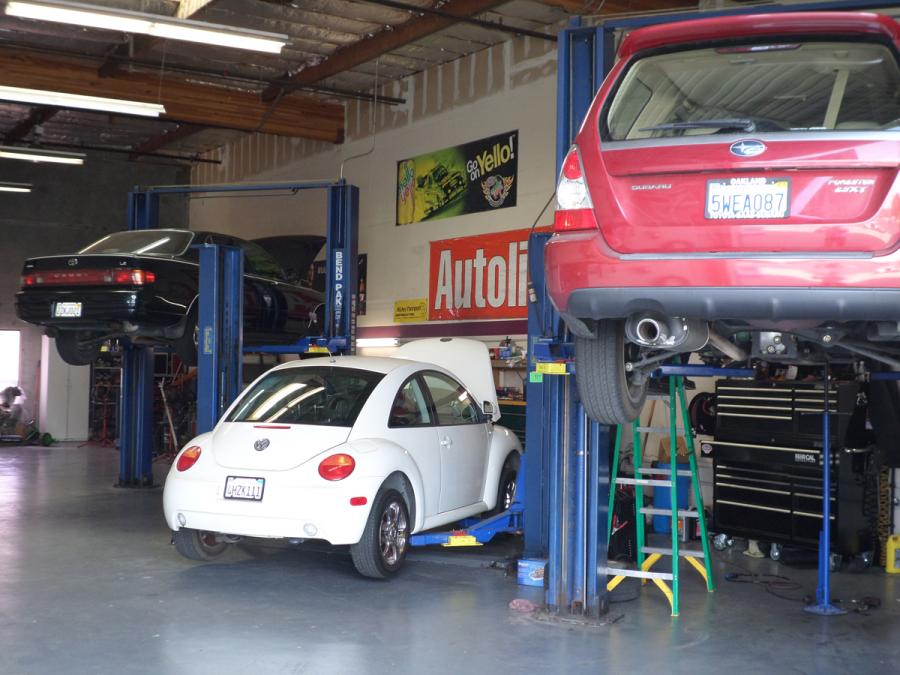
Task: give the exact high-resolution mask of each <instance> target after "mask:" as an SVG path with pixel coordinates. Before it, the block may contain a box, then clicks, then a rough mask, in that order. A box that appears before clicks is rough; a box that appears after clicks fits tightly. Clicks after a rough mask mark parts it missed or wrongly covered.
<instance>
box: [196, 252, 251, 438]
mask: <svg viewBox="0 0 900 675" xmlns="http://www.w3.org/2000/svg"><path fill="white" fill-rule="evenodd" d="M199 249H200V313H199V315H198V321H197V326H198V329H199V333H198V344H197V433H198V434H202V433H205V432H207V431H212V428H213V427H214V426H215V425H216V422H217V421H218V420H219V418H220V417H221V416H222V413H224V412H225V408H227V407H228V405H229V404H230V403H231V402H232V401H233V400H234V399H235V398H236V397H237V395H238V394H239V393H240V391H241V389H242V388H243V384H244V380H243V351H242V349H241V345H242V339H243V335H242V324H243V315H244V252H243V251H242V250H241V249H240V248H238V247H237V246H218V245H216V244H203V245H202V246H200V247H199ZM200 392H203V395H202V396H201V395H200Z"/></svg>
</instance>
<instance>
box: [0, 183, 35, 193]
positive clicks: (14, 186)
mask: <svg viewBox="0 0 900 675" xmlns="http://www.w3.org/2000/svg"><path fill="white" fill-rule="evenodd" d="M0 192H31V183H7V182H4V181H0Z"/></svg>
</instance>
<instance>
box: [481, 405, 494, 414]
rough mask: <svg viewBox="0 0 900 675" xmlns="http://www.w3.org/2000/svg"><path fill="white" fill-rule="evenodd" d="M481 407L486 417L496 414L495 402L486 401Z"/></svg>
mask: <svg viewBox="0 0 900 675" xmlns="http://www.w3.org/2000/svg"><path fill="white" fill-rule="evenodd" d="M481 409H482V410H483V411H484V416H485V417H493V416H494V404H493V403H491V402H490V401H484V402H483V403H482V404H481Z"/></svg>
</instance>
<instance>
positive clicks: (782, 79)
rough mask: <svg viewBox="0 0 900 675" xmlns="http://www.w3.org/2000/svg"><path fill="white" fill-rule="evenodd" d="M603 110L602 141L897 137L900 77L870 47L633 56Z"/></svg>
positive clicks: (880, 51)
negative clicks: (833, 134)
mask: <svg viewBox="0 0 900 675" xmlns="http://www.w3.org/2000/svg"><path fill="white" fill-rule="evenodd" d="M606 110H607V115H606V118H605V120H601V131H602V138H603V139H604V140H607V141H609V140H613V141H622V140H637V139H647V138H670V137H678V136H697V135H708V134H715V133H753V132H756V133H770V132H774V133H778V132H786V133H798V132H800V133H803V132H830V131H839V132H840V131H885V130H890V131H900V71H898V67H897V58H896V56H895V53H894V52H893V51H892V50H891V49H890V48H888V47H886V46H884V45H882V44H879V43H874V42H862V41H858V42H851V41H841V42H838V41H834V42H831V41H806V42H804V41H790V42H778V43H772V44H758V43H754V44H752V45H751V44H748V45H728V46H727V47H710V48H705V49H690V50H684V51H677V52H670V53H666V54H656V55H653V56H647V57H644V58H641V59H639V60H637V61H636V62H635V63H634V64H633V65H632V66H631V67H630V68H629V69H628V70H627V71H626V73H625V75H624V77H623V78H622V82H621V85H620V86H619V87H618V89H617V91H616V93H615V95H614V98H613V100H612V102H611V104H610V105H609V106H608V107H607V108H606ZM707 125H708V126H707Z"/></svg>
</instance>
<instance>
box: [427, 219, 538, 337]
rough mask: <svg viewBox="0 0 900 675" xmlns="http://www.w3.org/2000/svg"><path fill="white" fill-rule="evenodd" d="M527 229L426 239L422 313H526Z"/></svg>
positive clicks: (435, 317) (444, 316)
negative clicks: (427, 255) (425, 293)
mask: <svg viewBox="0 0 900 675" xmlns="http://www.w3.org/2000/svg"><path fill="white" fill-rule="evenodd" d="M541 229H542V230H543V228H541ZM530 231H531V230H529V229H528V228H526V229H522V230H510V231H507V232H496V233H494V234H479V235H476V236H474V237H459V238H457V239H444V240H441V241H433V242H431V256H430V257H431V261H430V268H429V274H428V318H429V319H430V320H432V321H442V320H443V321H446V320H466V319H518V318H522V317H526V316H528V235H529V233H530Z"/></svg>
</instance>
